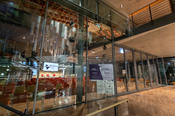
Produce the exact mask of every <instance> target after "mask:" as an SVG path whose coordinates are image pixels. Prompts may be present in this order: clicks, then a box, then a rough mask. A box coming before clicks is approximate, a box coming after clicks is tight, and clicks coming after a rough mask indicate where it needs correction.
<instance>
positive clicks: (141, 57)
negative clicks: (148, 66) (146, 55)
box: [140, 53, 146, 88]
mask: <svg viewBox="0 0 175 116" xmlns="http://www.w3.org/2000/svg"><path fill="white" fill-rule="evenodd" d="M140 59H141V63H142V66H141V67H142V76H143V78H144V88H146V79H145V72H144V71H145V70H144V65H143V54H142V53H140Z"/></svg>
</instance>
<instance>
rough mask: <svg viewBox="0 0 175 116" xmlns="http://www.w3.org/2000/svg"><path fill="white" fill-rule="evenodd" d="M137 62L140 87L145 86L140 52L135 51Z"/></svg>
mask: <svg viewBox="0 0 175 116" xmlns="http://www.w3.org/2000/svg"><path fill="white" fill-rule="evenodd" d="M135 57H136V64H137V76H138V88H139V89H143V88H144V77H143V74H142V60H141V54H140V52H135Z"/></svg>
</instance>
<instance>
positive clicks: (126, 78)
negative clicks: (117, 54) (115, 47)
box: [123, 48, 128, 91]
mask: <svg viewBox="0 0 175 116" xmlns="http://www.w3.org/2000/svg"><path fill="white" fill-rule="evenodd" d="M123 52H124V53H123V57H124V63H125V72H126V74H125V80H126V81H125V83H126V91H128V70H127V69H128V68H127V60H126V50H125V49H124V48H123Z"/></svg>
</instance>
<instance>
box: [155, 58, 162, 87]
mask: <svg viewBox="0 0 175 116" xmlns="http://www.w3.org/2000/svg"><path fill="white" fill-rule="evenodd" d="M156 64H157V71H158V77H159V82H160V84H162V76H161V74H160V65H159V61H158V58H156Z"/></svg>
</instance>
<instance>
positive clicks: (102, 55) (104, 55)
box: [87, 46, 114, 101]
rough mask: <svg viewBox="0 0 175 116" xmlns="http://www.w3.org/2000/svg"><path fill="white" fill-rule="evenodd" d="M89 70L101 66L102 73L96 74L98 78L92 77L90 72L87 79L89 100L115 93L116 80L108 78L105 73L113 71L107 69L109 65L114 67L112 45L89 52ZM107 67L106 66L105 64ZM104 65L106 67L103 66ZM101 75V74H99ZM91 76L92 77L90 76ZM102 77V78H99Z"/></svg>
mask: <svg viewBox="0 0 175 116" xmlns="http://www.w3.org/2000/svg"><path fill="white" fill-rule="evenodd" d="M88 63H89V71H88V73H89V72H90V71H92V69H93V67H95V66H97V67H99V71H100V74H99V73H98V75H96V79H92V76H93V74H92V73H89V74H88V75H89V77H88V79H87V101H90V100H94V99H100V98H104V97H107V96H113V95H114V81H113V80H106V79H105V78H104V74H108V73H110V72H112V71H111V69H110V70H108V71H107V70H106V68H109V66H111V68H113V67H112V48H111V46H110V47H109V46H103V47H99V48H95V49H93V50H90V51H89V53H88ZM105 65H106V66H107V65H108V66H107V67H104V66H105ZM103 67H104V68H103ZM99 75H101V76H99ZM90 76H91V77H90ZM99 77H101V78H99ZM108 78H109V77H108Z"/></svg>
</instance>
